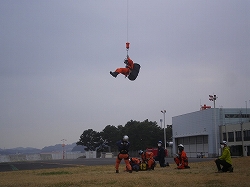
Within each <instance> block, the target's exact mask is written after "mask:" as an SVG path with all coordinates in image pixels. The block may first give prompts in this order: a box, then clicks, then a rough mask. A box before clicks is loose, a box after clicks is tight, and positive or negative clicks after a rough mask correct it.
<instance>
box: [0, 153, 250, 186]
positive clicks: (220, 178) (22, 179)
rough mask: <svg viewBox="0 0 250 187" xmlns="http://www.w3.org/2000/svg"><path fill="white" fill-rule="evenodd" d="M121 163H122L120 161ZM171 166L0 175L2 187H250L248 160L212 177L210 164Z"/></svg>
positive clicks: (213, 165)
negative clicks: (130, 170) (184, 167)
mask: <svg viewBox="0 0 250 187" xmlns="http://www.w3.org/2000/svg"><path fill="white" fill-rule="evenodd" d="M122 163H123V161H122ZM175 167H176V166H175V165H174V164H170V166H169V167H166V168H160V167H159V165H157V166H156V168H155V170H154V171H139V172H133V173H128V172H124V171H123V170H124V169H125V165H124V164H121V165H120V173H115V168H114V165H107V166H79V167H70V168H68V167H67V168H58V169H43V170H27V171H10V172H1V173H0V186H1V187H12V186H13V187H26V186H29V187H33V186H34V187H79V186H88V187H94V186H95V187H101V186H102V187H103V186H106V187H157V186H160V187H162V186H171V187H175V186H181V187H186V186H190V187H193V186H199V187H203V186H205V187H212V186H221V187H222V186H226V187H229V186H235V187H247V186H250V157H241V158H233V167H234V172H233V173H215V172H216V166H215V163H214V162H213V161H208V162H199V163H190V167H191V169H185V170H177V169H175Z"/></svg>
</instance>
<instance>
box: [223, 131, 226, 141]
mask: <svg viewBox="0 0 250 187" xmlns="http://www.w3.org/2000/svg"><path fill="white" fill-rule="evenodd" d="M222 136H223V138H222V139H223V140H225V141H226V140H227V133H225V132H223V134H222Z"/></svg>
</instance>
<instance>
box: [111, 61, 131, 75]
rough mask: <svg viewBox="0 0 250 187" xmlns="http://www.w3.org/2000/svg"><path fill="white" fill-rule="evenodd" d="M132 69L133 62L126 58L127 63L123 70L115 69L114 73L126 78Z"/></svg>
mask: <svg viewBox="0 0 250 187" xmlns="http://www.w3.org/2000/svg"><path fill="white" fill-rule="evenodd" d="M133 68H134V62H133V60H131V59H130V58H129V57H128V63H127V65H126V67H125V68H117V69H116V70H115V72H116V73H118V74H119V73H121V74H123V75H125V76H128V75H129V73H130V71H131V70H132V69H133Z"/></svg>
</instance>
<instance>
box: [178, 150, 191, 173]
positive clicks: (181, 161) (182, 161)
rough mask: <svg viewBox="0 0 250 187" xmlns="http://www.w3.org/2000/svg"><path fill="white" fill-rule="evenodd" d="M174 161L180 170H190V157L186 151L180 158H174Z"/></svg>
mask: <svg viewBox="0 0 250 187" xmlns="http://www.w3.org/2000/svg"><path fill="white" fill-rule="evenodd" d="M174 161H175V163H176V164H177V168H178V169H185V168H189V166H188V157H187V154H186V152H185V151H182V152H180V153H178V156H177V157H175V158H174Z"/></svg>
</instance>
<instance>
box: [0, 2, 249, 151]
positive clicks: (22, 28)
mask: <svg viewBox="0 0 250 187" xmlns="http://www.w3.org/2000/svg"><path fill="white" fill-rule="evenodd" d="M128 5H129V6H128V40H129V42H130V43H131V44H130V50H129V55H130V57H131V58H132V59H133V60H134V62H137V63H139V64H140V65H141V72H140V74H139V76H138V78H137V79H136V80H135V81H133V82H132V81H129V80H128V79H125V78H124V76H123V75H119V76H118V77H117V78H116V79H115V78H113V77H112V76H111V75H110V74H109V71H110V70H112V71H113V70H115V69H116V68H117V67H123V66H124V64H123V60H124V58H125V57H126V49H125V43H126V42H127V0H123V1H122V0H121V1H117V0H105V1H101V0H96V1H93V0H84V1H65V0H52V1H42V0H37V1H32V0H27V1H25V0H23V1H18V0H15V1H11V0H1V1H0V26H1V29H0V88H1V89H0V98H1V99H0V148H13V147H18V146H23V147H36V148H42V147H44V146H48V145H53V144H58V143H62V142H61V140H62V139H66V140H67V142H66V143H73V142H75V141H78V140H79V137H80V135H81V134H82V132H83V131H84V130H87V129H89V128H91V129H93V130H96V131H101V130H103V129H104V127H105V126H107V125H115V126H117V125H124V124H125V123H126V122H128V121H130V120H131V119H132V120H138V121H143V120H145V119H148V120H150V121H157V122H158V123H159V125H160V122H159V120H160V119H161V118H163V114H162V113H161V112H160V111H161V110H162V109H165V110H167V113H166V123H167V124H171V123H172V117H173V116H177V115H181V114H185V113H189V112H194V111H197V110H199V108H200V104H202V105H203V104H207V105H211V106H213V103H212V102H210V101H209V100H208V95H209V94H217V96H218V100H217V103H216V105H217V107H224V108H229V107H230V108H241V107H242V108H245V107H246V101H247V105H248V107H249V108H250V101H249V100H250V86H249V85H250V62H249V61H250V1H249V0H240V1H239V0H234V1H232V0H209V1H205V0H204V1H202V0H171V1H167V0H166V1H163V0H162V1H160V0H154V1H150V0H136V1H132V0H129V4H128Z"/></svg>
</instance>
